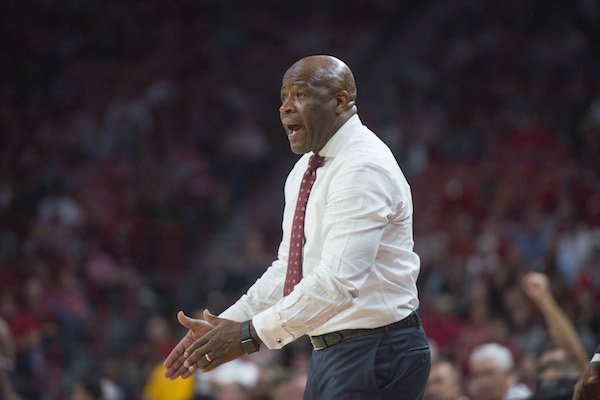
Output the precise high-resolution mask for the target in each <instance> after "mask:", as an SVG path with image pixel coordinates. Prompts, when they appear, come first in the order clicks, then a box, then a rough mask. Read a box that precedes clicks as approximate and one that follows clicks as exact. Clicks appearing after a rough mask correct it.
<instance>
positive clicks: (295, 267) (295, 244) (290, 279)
mask: <svg viewBox="0 0 600 400" xmlns="http://www.w3.org/2000/svg"><path fill="white" fill-rule="evenodd" d="M322 164H323V157H321V156H318V155H312V156H311V157H310V159H309V160H308V168H307V169H306V172H305V173H304V176H303V177H302V183H301V184H300V192H299V193H298V201H297V202H296V211H295V212H294V220H293V221H292V236H291V238H290V253H289V256H288V267H287V274H286V276H285V285H284V287H283V295H284V296H287V295H288V294H290V292H291V291H292V289H293V288H294V286H296V284H297V283H298V282H300V279H301V278H302V246H303V241H304V215H305V214H306V203H308V196H309V195H310V189H311V188H312V185H313V183H315V179H317V168H319V167H320V166H321V165H322Z"/></svg>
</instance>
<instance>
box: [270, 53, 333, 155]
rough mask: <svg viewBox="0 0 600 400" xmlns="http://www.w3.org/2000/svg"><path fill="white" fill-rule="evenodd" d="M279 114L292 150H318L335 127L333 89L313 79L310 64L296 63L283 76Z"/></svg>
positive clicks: (303, 152)
mask: <svg viewBox="0 0 600 400" xmlns="http://www.w3.org/2000/svg"><path fill="white" fill-rule="evenodd" d="M279 116H280V118H281V123H282V124H283V129H285V132H286V133H287V136H288V140H289V141H290V147H291V149H292V151H293V152H294V153H296V154H305V153H308V152H311V151H313V152H315V153H318V152H319V150H321V149H322V148H323V147H324V146H325V144H326V143H327V142H328V141H329V139H330V138H331V137H332V136H333V134H334V133H335V131H336V127H335V124H336V117H337V113H336V96H335V93H333V91H332V90H331V89H330V88H328V87H326V86H324V85H323V84H319V83H317V82H316V80H315V79H314V76H313V72H312V70H311V68H310V67H309V66H307V65H305V64H303V63H302V62H300V63H298V64H295V65H294V66H292V68H290V69H289V70H288V71H287V72H286V73H285V75H284V77H283V82H282V85H281V107H279Z"/></svg>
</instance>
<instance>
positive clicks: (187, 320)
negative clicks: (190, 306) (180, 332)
mask: <svg viewBox="0 0 600 400" xmlns="http://www.w3.org/2000/svg"><path fill="white" fill-rule="evenodd" d="M177 320H178V321H179V323H180V324H181V325H183V326H185V327H186V328H188V329H190V330H194V328H197V326H198V323H199V322H200V320H199V319H194V318H191V317H188V316H187V315H185V313H184V312H183V311H179V312H178V313H177Z"/></svg>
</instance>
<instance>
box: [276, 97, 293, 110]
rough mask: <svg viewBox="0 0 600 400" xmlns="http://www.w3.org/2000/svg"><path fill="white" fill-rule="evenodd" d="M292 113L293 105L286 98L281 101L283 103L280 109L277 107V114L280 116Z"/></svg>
mask: <svg viewBox="0 0 600 400" xmlns="http://www.w3.org/2000/svg"><path fill="white" fill-rule="evenodd" d="M292 111H294V105H293V103H292V102H291V100H290V99H289V97H288V98H287V99H285V100H284V101H283V103H281V107H279V113H280V114H288V113H291V112H292Z"/></svg>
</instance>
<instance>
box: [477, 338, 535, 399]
mask: <svg viewBox="0 0 600 400" xmlns="http://www.w3.org/2000/svg"><path fill="white" fill-rule="evenodd" d="M468 389H469V394H470V395H471V396H472V397H473V398H475V399H478V400H509V399H510V400H517V399H527V398H529V396H530V395H531V392H530V391H529V390H528V389H527V387H526V386H524V385H521V384H518V382H517V379H516V374H515V371H514V359H513V355H512V353H511V352H510V350H509V349H508V348H506V347H505V346H502V345H500V344H498V343H486V344H483V345H481V346H478V347H476V348H475V349H473V351H472V352H471V354H470V355H469V381H468Z"/></svg>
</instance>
